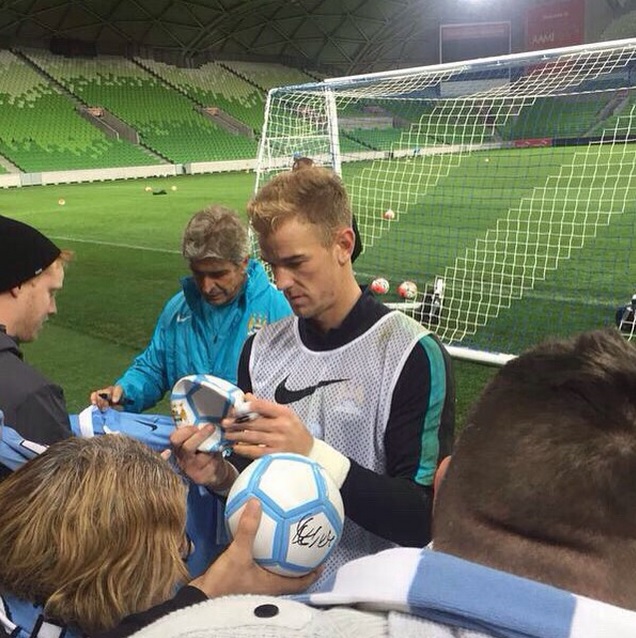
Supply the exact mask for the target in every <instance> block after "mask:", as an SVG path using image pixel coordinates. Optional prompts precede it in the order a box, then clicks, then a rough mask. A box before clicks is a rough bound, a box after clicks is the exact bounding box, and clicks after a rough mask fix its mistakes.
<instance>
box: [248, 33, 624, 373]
mask: <svg viewBox="0 0 636 638" xmlns="http://www.w3.org/2000/svg"><path fill="white" fill-rule="evenodd" d="M635 56H636V40H623V41H619V42H606V43H599V44H595V45H587V46H580V47H571V48H567V49H555V50H549V51H542V52H538V53H537V52H535V53H525V54H516V55H510V56H505V57H500V58H488V59H480V60H472V61H467V62H460V63H453V64H445V65H438V66H427V67H421V68H414V69H404V70H397V71H393V72H383V73H376V74H369V75H360V76H352V77H342V78H333V79H327V80H324V81H322V82H316V83H311V84H305V85H297V86H286V87H281V88H276V89H272V90H271V91H270V93H269V95H268V99H267V107H266V113H265V124H264V127H263V136H262V139H261V144H260V149H259V158H258V171H257V173H258V176H257V185H258V183H262V182H263V181H264V180H267V179H269V177H271V176H272V175H273V174H275V173H276V172H278V171H281V170H285V169H288V168H289V167H290V166H291V165H292V162H293V160H294V158H295V157H298V156H305V157H309V158H311V159H313V160H314V161H315V162H316V163H318V164H322V165H327V166H332V167H333V168H334V169H335V170H336V171H338V172H339V173H340V174H341V175H342V177H343V180H344V182H345V184H346V185H347V188H348V191H349V194H350V196H351V200H352V205H353V210H354V213H355V215H356V217H357V221H358V225H359V228H360V231H361V235H362V238H363V242H364V247H365V248H364V252H363V254H362V255H361V256H360V257H359V258H358V260H357V261H356V262H355V264H354V267H355V270H356V276H357V278H358V280H359V282H360V283H361V284H371V283H372V282H373V281H374V280H376V279H379V278H382V279H386V280H387V281H388V282H389V287H388V292H387V293H386V294H385V295H384V298H383V299H384V300H385V301H386V302H387V303H389V304H395V305H396V307H398V308H401V309H402V310H404V311H405V312H406V313H408V314H410V315H411V316H413V317H414V318H416V319H417V320H418V321H420V322H422V323H423V324H424V325H427V326H430V327H431V328H433V329H434V330H435V331H436V332H437V334H438V335H439V336H440V338H441V339H442V340H443V341H444V343H446V344H447V345H449V346H451V347H452V352H453V353H454V354H455V355H459V356H461V355H462V354H464V355H466V356H468V358H473V359H476V360H483V361H493V362H497V361H505V360H506V358H507V357H506V356H501V357H500V356H499V355H498V354H497V353H504V355H506V354H508V355H509V354H516V353H518V352H519V351H520V350H522V349H524V348H526V347H528V346H530V345H532V344H534V343H536V342H537V341H540V340H542V339H544V338H546V337H548V336H564V335H567V334H571V333H573V332H576V331H580V330H584V329H589V328H594V327H602V326H606V325H615V321H616V319H615V317H616V313H617V309H618V308H619V306H622V305H623V304H625V303H628V302H629V301H630V300H631V297H632V294H633V293H635V292H636V259H635V258H636V228H635V223H636V179H635V173H636V143H634V142H636V92H635V91H636V89H635V84H636V59H635ZM405 281H409V282H413V283H414V284H415V286H416V289H415V288H414V287H413V286H410V285H408V286H403V287H401V288H400V284H401V283H403V282H405ZM400 292H402V293H406V295H407V296H408V297H410V298H407V299H404V298H402V297H401V296H400ZM413 293H415V296H414V298H413V297H412V296H413Z"/></svg>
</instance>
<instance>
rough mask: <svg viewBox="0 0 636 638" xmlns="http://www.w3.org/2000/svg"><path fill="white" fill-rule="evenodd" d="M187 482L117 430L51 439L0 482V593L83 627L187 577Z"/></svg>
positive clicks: (109, 619) (117, 616)
mask: <svg viewBox="0 0 636 638" xmlns="http://www.w3.org/2000/svg"><path fill="white" fill-rule="evenodd" d="M185 507H186V504H185V486H184V485H183V483H182V481H181V480H180V478H179V477H178V476H177V475H176V474H175V472H174V471H173V470H172V469H171V468H170V466H169V465H168V463H167V462H166V461H164V460H163V459H161V458H160V457H159V455H157V454H156V453H155V452H153V451H152V450H151V449H150V448H148V447H146V446H145V445H143V444H142V443H140V442H138V441H135V440H133V439H130V438H128V437H124V436H121V435H106V436H100V437H94V438H90V439H83V438H76V437H72V438H70V439H66V440H64V441H61V442H59V443H55V444H54V445H52V446H51V447H49V448H48V449H47V450H46V451H44V452H43V453H42V454H41V455H40V456H38V457H36V458H35V459H32V460H31V461H29V462H27V463H26V464H25V465H24V466H22V467H21V468H20V469H18V470H17V471H16V472H14V473H13V474H11V475H10V476H9V477H7V478H6V479H5V480H4V481H3V482H2V483H0V593H4V594H11V595H13V596H16V597H18V598H21V599H23V600H25V601H29V602H33V603H35V604H39V605H43V607H44V613H45V614H46V615H47V616H48V617H50V618H52V619H54V620H56V621H57V622H62V623H65V624H68V625H71V626H78V627H79V628H80V629H81V630H82V631H83V632H85V633H89V634H90V633H92V632H96V631H101V630H105V629H110V628H111V627H113V626H115V625H116V624H117V623H118V622H119V621H120V620H121V618H123V617H124V616H126V615H128V614H131V613H136V612H139V611H142V610H145V609H147V608H149V607H150V606H152V605H154V604H157V603H159V602H162V601H163V600H165V599H167V598H168V597H169V596H170V595H171V594H172V593H173V589H174V587H175V586H176V585H177V584H178V583H179V582H182V581H183V580H185V578H186V577H187V572H186V569H185V566H184V564H183V560H182V559H183V550H184V538H185V537H184V529H185Z"/></svg>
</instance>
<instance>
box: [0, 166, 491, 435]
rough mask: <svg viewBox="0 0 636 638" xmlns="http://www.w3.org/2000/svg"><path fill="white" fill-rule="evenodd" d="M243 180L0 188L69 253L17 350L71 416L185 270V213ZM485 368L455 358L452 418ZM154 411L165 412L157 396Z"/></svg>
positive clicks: (8, 203)
mask: <svg viewBox="0 0 636 638" xmlns="http://www.w3.org/2000/svg"><path fill="white" fill-rule="evenodd" d="M173 186H174V187H176V190H172V187H173ZM253 186H254V174H253V173H249V174H248V173H228V174H217V175H204V176H183V177H177V178H157V179H142V180H130V181H118V182H99V183H93V184H73V185H60V186H36V187H25V188H21V189H8V190H3V191H0V214H3V215H8V216H11V217H15V218H17V219H21V220H23V221H27V222H29V223H31V224H33V225H34V226H36V227H37V228H39V229H41V230H42V231H43V232H45V233H46V234H48V235H49V236H51V237H52V238H54V239H55V241H56V242H57V243H58V245H59V246H60V247H63V248H70V249H72V250H73V251H74V252H75V255H76V258H75V261H74V263H73V264H72V265H71V267H70V268H69V270H68V272H67V278H66V283H65V287H64V290H63V291H62V293H61V294H60V295H59V299H58V309H59V314H58V316H56V317H54V318H52V319H51V320H50V322H49V325H47V326H46V327H45V329H44V330H43V332H42V334H41V336H40V338H39V339H38V341H36V342H35V343H33V344H26V345H25V346H24V350H25V355H26V357H27V358H28V360H29V362H30V363H32V364H33V365H35V366H36V367H38V368H39V369H40V370H42V371H43V372H44V373H45V374H47V375H48V376H49V377H50V378H52V379H54V380H55V381H56V382H58V383H60V384H61V385H62V387H63V388H64V391H65V394H66V398H67V403H68V407H69V410H70V411H71V412H77V411H80V410H81V409H83V408H84V407H85V406H86V405H87V402H88V394H89V391H90V390H92V389H95V388H96V387H102V386H103V385H107V384H109V383H111V382H112V381H113V380H114V379H115V378H116V377H117V376H118V375H119V374H120V373H121V372H122V371H123V370H124V369H125V368H126V367H127V366H128V365H129V363H130V361H131V360H132V358H133V357H134V356H135V354H137V353H138V352H139V351H141V349H143V348H144V347H145V345H146V343H147V342H148V339H149V338H150V335H151V333H152V329H153V327H154V324H155V321H156V318H157V316H158V314H159V312H160V310H161V308H162V306H163V304H164V303H165V302H166V301H167V299H168V298H169V297H170V296H171V295H172V294H174V293H175V292H177V290H178V288H179V278H180V277H181V276H183V275H184V274H186V273H187V269H186V267H185V264H184V262H183V260H182V258H181V256H180V253H179V243H180V237H181V231H182V229H183V227H184V225H185V223H186V221H187V220H188V219H189V217H190V216H191V215H192V214H193V213H194V212H195V211H197V210H199V209H200V208H202V207H204V206H205V205H207V204H210V203H214V202H218V203H222V204H224V205H227V206H230V207H233V208H235V209H236V210H238V211H239V212H241V213H242V212H243V211H244V208H245V202H246V201H247V199H248V198H249V196H250V194H251V192H252V190H253ZM147 187H150V188H151V191H149V192H148V191H146V190H145V189H146V188H147ZM157 191H165V193H166V194H157V195H154V194H153V192H157ZM60 201H63V202H64V203H63V204H60ZM492 374H493V369H492V368H486V367H483V366H479V365H475V364H470V363H464V362H457V364H456V376H457V395H458V396H457V407H458V424H461V423H462V422H463V419H464V415H465V413H466V410H467V407H468V405H469V404H470V402H471V401H472V399H473V398H474V396H475V395H476V394H477V393H478V392H479V391H480V390H481V388H482V387H483V385H484V383H485V382H486V381H487V379H488V378H490V376H492ZM156 410H157V411H159V412H166V411H167V404H166V401H165V400H164V401H163V402H162V403H161V404H160V405H159V406H158V407H157V409H156Z"/></svg>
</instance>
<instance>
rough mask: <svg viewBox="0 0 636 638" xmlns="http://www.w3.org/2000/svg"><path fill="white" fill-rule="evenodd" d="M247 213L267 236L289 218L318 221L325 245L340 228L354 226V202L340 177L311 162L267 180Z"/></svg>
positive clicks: (252, 200)
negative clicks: (350, 201) (351, 201)
mask: <svg viewBox="0 0 636 638" xmlns="http://www.w3.org/2000/svg"><path fill="white" fill-rule="evenodd" d="M247 214H248V218H249V220H250V223H251V224H252V227H253V228H254V230H255V231H256V232H257V233H258V234H259V235H262V236H264V237H267V236H268V235H269V234H270V233H271V232H272V231H273V230H275V229H276V228H277V227H278V226H280V225H281V224H282V223H284V222H285V221H286V220H289V219H299V220H301V221H303V222H305V223H309V224H314V225H316V226H317V227H318V229H319V232H320V236H321V241H322V242H323V244H324V245H325V246H329V245H331V243H332V242H333V237H334V234H335V232H336V231H338V230H340V229H342V228H350V227H351V225H352V213H351V204H350V203H349V197H348V195H347V191H346V189H345V187H344V184H343V183H342V180H341V179H340V177H338V175H337V174H336V173H334V172H333V171H332V170H331V169H328V168H323V167H320V166H313V165H311V164H309V163H307V164H306V165H304V166H302V168H300V170H298V168H297V169H296V170H291V171H286V172H284V173H279V174H278V175H276V176H275V177H274V178H273V179H272V180H271V181H269V182H267V184H265V185H264V186H263V187H262V188H261V189H260V190H259V191H258V193H256V195H255V196H254V197H253V198H252V199H251V200H250V202H249V203H248V205H247Z"/></svg>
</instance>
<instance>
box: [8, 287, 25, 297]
mask: <svg viewBox="0 0 636 638" xmlns="http://www.w3.org/2000/svg"><path fill="white" fill-rule="evenodd" d="M21 290H22V286H21V285H20V286H14V287H13V288H9V293H10V294H11V296H12V297H13V298H17V297H19V296H20V292H21Z"/></svg>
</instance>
